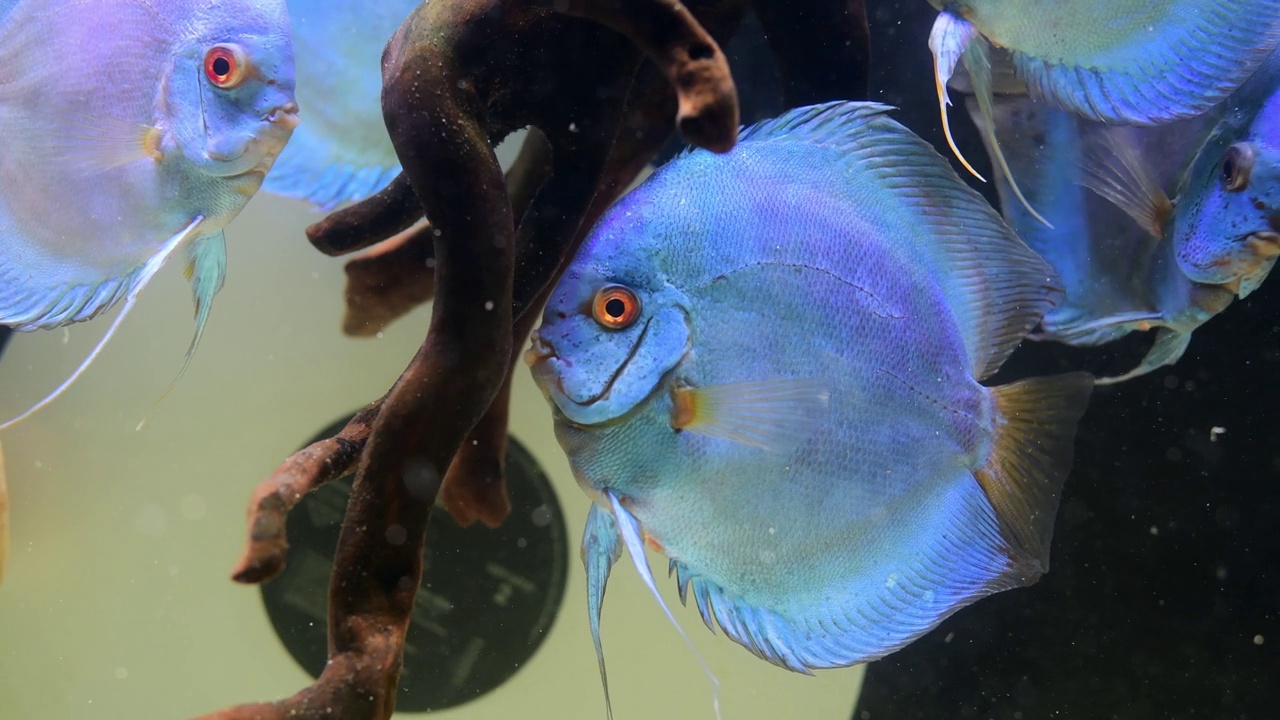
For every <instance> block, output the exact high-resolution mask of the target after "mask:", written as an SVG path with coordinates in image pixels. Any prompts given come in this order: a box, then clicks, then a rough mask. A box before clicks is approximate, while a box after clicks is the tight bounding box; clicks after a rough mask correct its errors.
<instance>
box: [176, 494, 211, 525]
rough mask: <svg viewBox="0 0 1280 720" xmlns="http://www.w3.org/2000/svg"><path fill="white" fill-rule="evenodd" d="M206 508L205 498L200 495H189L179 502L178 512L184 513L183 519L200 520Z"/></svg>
mask: <svg viewBox="0 0 1280 720" xmlns="http://www.w3.org/2000/svg"><path fill="white" fill-rule="evenodd" d="M206 510H207V508H206V507H205V502H204V498H202V497H200V496H199V495H188V496H186V497H184V498H182V502H180V503H178V512H180V513H182V517H183V519H186V520H200V519H202V518H203V517H204V514H205V511H206Z"/></svg>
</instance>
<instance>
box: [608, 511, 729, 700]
mask: <svg viewBox="0 0 1280 720" xmlns="http://www.w3.org/2000/svg"><path fill="white" fill-rule="evenodd" d="M605 495H606V496H607V497H608V498H609V503H610V505H611V506H612V509H613V517H614V521H615V522H616V523H617V528H618V533H619V534H620V535H621V536H622V542H623V544H624V545H626V547H627V554H628V555H630V556H631V562H632V563H633V564H634V565H635V567H636V572H637V573H639V574H640V579H641V580H643V581H644V584H645V587H647V588H649V592H650V593H652V594H653V597H654V598H655V599H657V601H658V605H659V606H660V607H661V608H662V612H663V613H665V614H666V616H667V619H668V620H670V621H671V624H672V625H673V626H675V628H676V632H678V633H680V637H681V639H683V640H684V642H685V645H687V646H688V647H689V650H690V651H691V652H692V653H693V657H694V659H695V660H697V661H698V666H699V667H701V668H702V671H703V672H704V673H705V674H706V676H707V679H708V680H709V681H710V682H711V698H712V705H713V707H714V708H715V714H716V720H719V719H720V681H719V680H718V679H717V678H716V676H715V673H713V672H711V668H709V667H707V663H706V661H704V660H703V659H702V654H701V653H699V652H698V648H696V647H695V646H694V644H693V641H692V640H690V639H689V636H688V635H686V634H685V632H684V629H683V628H681V627H680V623H678V622H676V618H675V616H674V615H672V614H671V610H670V608H668V607H667V603H666V602H665V601H664V600H663V599H662V595H661V593H659V592H658V585H657V583H656V582H654V579H653V573H652V572H650V570H649V561H648V559H647V558H646V557H645V554H644V540H643V539H641V537H640V525H639V523H638V522H637V520H636V518H635V517H634V516H633V515H632V514H631V513H630V512H629V511H628V510H627V509H626V508H624V507H623V506H622V503H621V502H620V501H619V500H618V497H617V496H616V495H614V494H613V493H612V492H609V491H607V490H606V491H605Z"/></svg>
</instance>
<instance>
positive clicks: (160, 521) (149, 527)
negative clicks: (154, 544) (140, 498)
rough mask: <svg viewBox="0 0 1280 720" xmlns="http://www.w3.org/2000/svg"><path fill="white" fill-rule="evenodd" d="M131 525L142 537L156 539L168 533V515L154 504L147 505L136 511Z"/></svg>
mask: <svg viewBox="0 0 1280 720" xmlns="http://www.w3.org/2000/svg"><path fill="white" fill-rule="evenodd" d="M133 524H134V527H136V528H137V529H138V532H140V533H142V534H143V535H147V536H149V537H155V538H158V537H161V536H163V535H164V534H165V533H167V532H169V513H167V512H165V510H164V508H162V507H160V506H159V505H157V504H155V503H147V504H146V505H143V506H142V509H141V510H139V511H138V516H137V517H136V518H135V519H134V521H133Z"/></svg>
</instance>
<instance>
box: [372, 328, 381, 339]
mask: <svg viewBox="0 0 1280 720" xmlns="http://www.w3.org/2000/svg"><path fill="white" fill-rule="evenodd" d="M374 337H376V338H378V339H379V340H381V339H382V331H381V330H379V331H378V332H377V333H375V334H374Z"/></svg>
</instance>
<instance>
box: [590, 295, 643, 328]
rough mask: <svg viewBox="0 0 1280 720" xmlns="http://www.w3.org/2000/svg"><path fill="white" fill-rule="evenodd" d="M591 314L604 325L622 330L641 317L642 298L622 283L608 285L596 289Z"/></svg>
mask: <svg viewBox="0 0 1280 720" xmlns="http://www.w3.org/2000/svg"><path fill="white" fill-rule="evenodd" d="M591 315H592V317H594V318H595V319H596V322H598V323H600V324H601V325H603V326H604V327H606V328H608V329H610V330H621V329H623V328H625V327H629V326H630V325H631V324H632V323H634V322H635V321H636V318H639V317H640V298H639V297H637V296H636V294H635V293H634V292H631V290H629V289H627V288H624V287H622V286H621V285H606V286H604V287H602V288H600V289H599V290H597V291H596V298H595V300H594V301H593V302H592V303H591Z"/></svg>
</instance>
